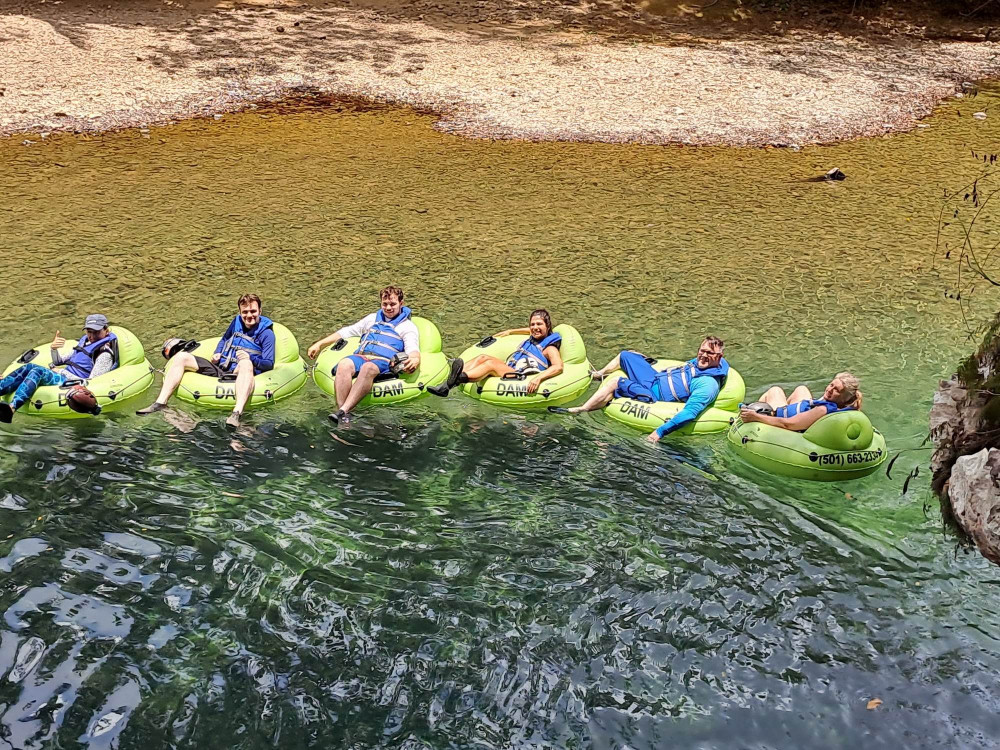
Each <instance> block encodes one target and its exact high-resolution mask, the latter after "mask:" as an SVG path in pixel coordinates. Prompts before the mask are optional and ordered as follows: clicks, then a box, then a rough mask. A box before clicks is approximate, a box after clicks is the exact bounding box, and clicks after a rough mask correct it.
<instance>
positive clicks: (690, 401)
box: [656, 378, 722, 438]
mask: <svg viewBox="0 0 1000 750" xmlns="http://www.w3.org/2000/svg"><path fill="white" fill-rule="evenodd" d="M656 390H657V391H658V390H659V388H658V387H657V388H656ZM721 390H722V387H721V386H720V385H719V381H718V380H716V379H715V378H693V379H692V380H691V395H690V396H688V398H687V401H686V402H685V403H684V408H683V409H681V410H680V411H679V412H677V413H676V414H675V415H674V416H673V418H671V419H670V420H669V421H667V422H664V423H663V425H662V426H660V427H657V428H656V434H657V435H658V436H659V437H661V438H662V437H663V436H664V435H668V434H670V433H671V432H673V431H674V430H677V429H680V428H681V427H683V426H684V425H686V424H687V423H688V422H692V421H694V420H695V419H696V418H697V417H698V415H699V414H701V413H702V412H703V411H705V409H707V408H708V407H709V406H711V405H712V402H713V401H715V399H716V397H717V396H718V395H719V391H721Z"/></svg>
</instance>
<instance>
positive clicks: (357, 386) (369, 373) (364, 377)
mask: <svg viewBox="0 0 1000 750" xmlns="http://www.w3.org/2000/svg"><path fill="white" fill-rule="evenodd" d="M337 374H340V369H339V368H338V369H337ZM376 375H378V365H376V364H374V363H373V362H365V363H364V364H363V365H361V371H360V372H359V373H358V377H356V378H355V379H354V385H353V386H351V393H350V395H348V397H347V398H346V399H344V403H342V404H341V405H340V410H341V411H342V412H344V413H347V412H349V411H350V410H351V409H353V408H354V407H355V406H357V405H358V402H359V401H361V399H363V398H364V397H365V396H367V395H368V394H369V393H370V392H371V390H372V383H374V382H375V376H376Z"/></svg>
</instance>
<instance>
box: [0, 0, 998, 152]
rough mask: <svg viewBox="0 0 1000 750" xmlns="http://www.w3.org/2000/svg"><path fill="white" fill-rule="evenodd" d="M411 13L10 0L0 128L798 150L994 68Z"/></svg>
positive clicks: (904, 47)
mask: <svg viewBox="0 0 1000 750" xmlns="http://www.w3.org/2000/svg"><path fill="white" fill-rule="evenodd" d="M435 7H436V6H435ZM488 7H491V6H489V4H482V3H479V4H475V8H479V9H482V8H486V9H487V10H488ZM467 9H468V8H467ZM482 12H483V13H486V10H483V11H482ZM419 18H420V17H418V19H401V18H397V17H393V16H392V15H391V14H387V13H380V12H378V11H375V10H365V9H360V10H359V9H354V8H352V7H349V4H347V3H345V5H319V6H317V5H310V6H308V7H301V8H299V7H289V6H288V5H285V4H282V3H277V2H268V1H267V0H262V1H261V2H260V3H258V4H257V5H255V6H252V7H247V6H239V7H231V8H227V7H222V6H215V5H209V6H206V5H190V4H189V5H187V6H186V5H184V4H183V3H178V2H168V1H167V0H164V2H160V3H155V2H138V3H135V4H133V3H129V4H127V5H122V6H119V5H115V6H107V5H97V4H90V3H87V2H77V1H76V0H65V2H63V1H61V0H48V1H46V0H37V2H23V3H22V4H21V6H20V7H18V8H17V9H16V10H5V11H3V12H2V13H0V135H7V136H10V135H15V134H25V133H39V132H52V131H77V132H87V131H104V130H111V129H120V128H129V127H142V126H148V125H151V124H161V123H167V122H171V121H175V120H178V119H183V118H189V117H197V116H206V115H212V114H216V113H222V112H229V111H234V110H238V109H241V108H243V107H245V106H247V105H248V104H249V103H260V102H263V101H267V100H274V99H279V98H282V97H284V96H286V95H289V94H295V93H301V92H311V93H318V94H322V95H325V96H334V97H350V98H361V99H365V100H369V101H374V102H380V103H385V104H391V105H401V106H410V107H414V108H417V109H420V110H424V111H432V112H435V113H437V114H438V115H439V119H438V120H437V123H436V127H438V128H440V129H441V130H444V131H446V132H451V133H455V134H459V135H463V136H468V137H474V138H493V139H525V140H539V141H542V140H565V141H599V142H610V143H646V144H698V145H737V146H765V145H779V146H792V147H795V146H800V145H805V144H809V143H827V142H834V141H839V140H845V139H850V138H856V137H862V136H872V135H881V134H885V133H887V132H896V131H903V130H907V129H909V128H912V127H913V126H914V125H915V124H916V122H917V121H918V120H919V119H920V118H922V117H924V116H926V115H927V114H929V113H930V112H931V110H932V109H933V107H934V106H935V105H936V104H937V103H938V102H939V101H940V100H941V99H942V98H944V97H947V96H949V95H951V94H953V93H954V92H955V91H957V90H959V88H960V87H961V85H962V83H963V82H964V81H973V80H977V79H982V78H988V77H992V76H998V75H1000V55H998V54H997V50H996V48H995V47H996V45H995V44H994V43H992V42H942V41H935V40H927V39H918V38H891V39H886V40H876V39H864V38H861V37H856V36H855V37H852V36H841V35H838V34H829V33H827V34H817V33H811V32H805V31H803V32H792V33H789V34H786V35H784V36H781V37H776V36H755V37H752V38H745V39H715V40H709V39H703V38H697V37H692V36H690V35H686V34H676V35H664V34H667V32H661V35H660V36H650V37H643V38H637V37H633V38H627V37H610V36H606V35H598V34H594V33H588V32H586V31H579V30H573V29H567V28H563V27H552V26H544V25H540V24H533V23H532V22H531V21H530V19H529V20H523V21H522V22H521V25H520V26H517V25H506V26H496V25H494V26H490V27H488V28H486V27H482V28H480V27H479V25H478V24H477V23H476V18H474V17H471V20H470V19H469V18H464V17H463V20H465V21H466V23H463V24H453V25H442V24H432V23H429V22H427V21H426V20H419ZM29 140H30V137H29Z"/></svg>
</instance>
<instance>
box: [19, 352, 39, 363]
mask: <svg viewBox="0 0 1000 750" xmlns="http://www.w3.org/2000/svg"><path fill="white" fill-rule="evenodd" d="M37 356H38V350H37V349H28V351H26V352H25V353H24V354H22V355H21V356H20V357H18V358H17V361H18V362H20V363H21V364H22V365H26V364H28V363H29V362H30V361H31V360H33V359H34V358H35V357H37Z"/></svg>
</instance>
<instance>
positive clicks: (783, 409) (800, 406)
mask: <svg viewBox="0 0 1000 750" xmlns="http://www.w3.org/2000/svg"><path fill="white" fill-rule="evenodd" d="M816 406H823V407H826V413H827V414H833V413H834V412H838V411H852V410H853V409H854V408H855V407H854V406H837V405H836V404H835V403H833V401H825V400H823V399H816V400H813V401H796V402H795V403H794V404H789V405H788V406H779V407H778V408H777V409H775V410H774V416H776V417H794V416H795V415H796V414H804V413H805V412H807V411H809V410H810V409H812V408H814V407H816ZM824 416H825V415H824Z"/></svg>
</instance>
